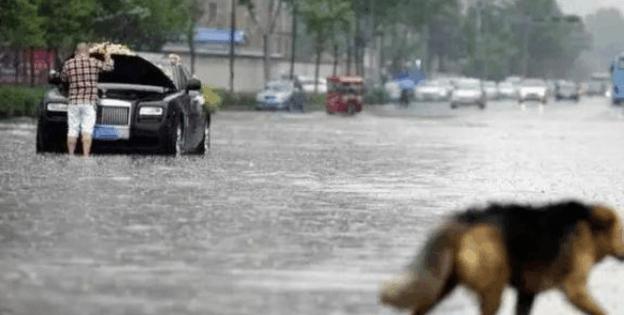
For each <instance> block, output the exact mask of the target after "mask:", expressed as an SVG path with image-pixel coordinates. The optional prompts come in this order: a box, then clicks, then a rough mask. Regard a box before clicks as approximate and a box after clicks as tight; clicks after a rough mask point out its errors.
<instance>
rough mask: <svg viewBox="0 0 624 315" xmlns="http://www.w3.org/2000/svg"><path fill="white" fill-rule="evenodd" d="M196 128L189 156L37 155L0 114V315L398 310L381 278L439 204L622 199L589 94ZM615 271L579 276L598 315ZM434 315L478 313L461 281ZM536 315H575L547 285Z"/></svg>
mask: <svg viewBox="0 0 624 315" xmlns="http://www.w3.org/2000/svg"><path fill="white" fill-rule="evenodd" d="M212 134H213V138H212V143H213V148H212V150H211V152H210V153H209V154H208V155H207V156H206V157H205V158H197V157H182V158H165V157H149V156H96V157H93V158H91V159H89V160H83V159H79V158H76V159H69V158H68V157H67V156H63V155H45V156H37V155H35V154H34V146H35V144H34V139H35V127H34V125H33V123H32V121H24V120H18V121H10V122H2V123H0V314H2V315H5V314H11V315H13V314H59V315H60V314H63V315H66V314H81V315H82V314H219V315H221V314H223V315H229V314H232V315H239V314H241V315H242V314H310V315H312V314H315V315H316V314H331V315H338V314H397V313H396V312H394V311H393V310H390V309H387V308H384V307H381V306H379V305H378V303H377V297H376V295H377V289H378V286H379V283H380V282H381V281H382V280H385V279H387V278H389V277H390V276H392V275H393V274H395V273H397V272H399V271H400V270H402V268H403V267H404V266H405V265H406V264H407V263H408V262H409V260H410V258H411V257H412V256H413V254H414V253H415V252H416V250H417V248H418V247H419V246H420V244H422V242H423V240H424V239H425V237H426V235H427V233H428V232H429V231H431V229H432V228H433V227H435V225H436V224H437V223H439V222H440V220H442V218H443V216H444V215H446V214H449V213H450V212H452V211H454V210H457V209H460V208H464V207H466V206H469V205H474V204H479V203H483V202H486V201H489V200H499V201H501V200H502V201H535V202H543V201H549V200H557V199H559V198H565V197H574V198H580V199H583V200H587V201H602V202H606V203H609V204H611V205H613V206H616V207H619V208H621V209H624V199H622V198H621V196H622V195H621V194H622V188H623V187H624V177H623V176H622V174H624V163H623V162H624V156H623V153H624V148H623V144H624V115H623V112H622V109H620V108H615V107H611V106H609V105H608V103H607V101H606V100H604V99H586V100H583V101H582V102H581V103H580V104H573V103H554V102H551V103H550V104H549V105H547V106H544V107H542V106H539V105H526V106H523V107H520V106H518V105H517V104H515V103H512V102H497V103H491V104H490V106H489V107H488V109H487V110H485V111H480V110H478V109H476V108H461V109H459V110H456V111H452V110H450V109H449V108H448V105H446V104H414V105H413V106H412V107H411V108H409V109H403V110H401V109H397V108H395V107H394V106H385V107H378V108H368V109H367V110H366V111H365V112H363V113H362V114H360V115H357V116H355V117H342V116H328V115H326V114H325V113H322V112H313V113H306V114H303V115H299V114H288V113H257V112H222V113H219V114H218V115H217V116H215V118H214V124H213V133H212ZM621 215H624V213H621ZM621 279H624V266H619V265H618V264H617V263H615V262H613V261H610V260H609V261H606V262H605V263H603V264H602V265H600V267H598V268H596V269H595V271H594V272H593V273H592V278H591V285H590V287H591V291H592V292H593V293H594V295H595V296H596V298H597V300H598V301H600V303H602V305H604V306H605V307H606V308H607V310H608V312H609V313H610V314H617V313H622V312H624V310H623V309H624V307H623V306H622V304H621V301H620V297H621V295H622V293H623V292H624V291H623V290H624V284H623V283H622V281H621ZM514 299H515V298H514V297H513V294H512V291H510V290H508V292H506V294H505V301H504V305H503V307H502V309H501V312H500V314H511V307H512V305H513V302H514ZM435 314H458V315H459V314H477V308H476V305H475V302H474V299H473V297H472V296H471V295H470V293H468V292H467V291H466V290H461V289H460V290H458V291H457V292H456V293H454V294H453V295H452V296H451V297H450V298H448V299H447V300H446V301H445V302H444V303H443V304H442V305H440V307H439V308H438V309H437V310H436V312H435ZM534 314H576V313H575V312H574V311H573V310H572V308H571V307H569V306H568V305H567V304H566V302H565V301H564V299H563V297H562V295H560V294H559V293H556V292H553V293H548V294H545V295H542V296H541V297H540V298H538V300H537V303H536V306H535V310H534Z"/></svg>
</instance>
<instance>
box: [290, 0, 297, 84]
mask: <svg viewBox="0 0 624 315" xmlns="http://www.w3.org/2000/svg"><path fill="white" fill-rule="evenodd" d="M292 6H293V7H292V26H291V33H292V38H291V40H292V42H291V43H290V79H291V80H294V79H295V55H296V48H297V15H298V11H297V0H292Z"/></svg>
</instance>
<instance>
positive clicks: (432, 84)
mask: <svg viewBox="0 0 624 315" xmlns="http://www.w3.org/2000/svg"><path fill="white" fill-rule="evenodd" d="M421 86H423V87H438V86H440V82H438V81H425V82H423V83H422V84H421Z"/></svg>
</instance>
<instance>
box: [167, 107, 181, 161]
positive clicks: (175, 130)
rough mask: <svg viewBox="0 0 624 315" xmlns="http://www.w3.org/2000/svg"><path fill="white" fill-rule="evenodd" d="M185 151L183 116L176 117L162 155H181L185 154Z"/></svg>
mask: <svg viewBox="0 0 624 315" xmlns="http://www.w3.org/2000/svg"><path fill="white" fill-rule="evenodd" d="M183 149H184V124H183V123H182V116H179V117H178V115H174V117H173V122H172V123H171V126H170V128H169V132H168V133H167V137H166V143H165V145H164V146H163V148H162V153H163V154H166V155H180V154H182V153H183Z"/></svg>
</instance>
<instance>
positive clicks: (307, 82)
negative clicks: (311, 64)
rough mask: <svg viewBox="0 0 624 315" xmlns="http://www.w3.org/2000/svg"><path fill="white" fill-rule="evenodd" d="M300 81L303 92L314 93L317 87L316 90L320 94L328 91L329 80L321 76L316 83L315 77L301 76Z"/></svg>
mask: <svg viewBox="0 0 624 315" xmlns="http://www.w3.org/2000/svg"><path fill="white" fill-rule="evenodd" d="M299 82H300V83H301V87H302V88H303V92H304V93H306V94H313V93H314V92H315V88H316V92H317V93H319V94H326V93H327V80H325V79H324V78H319V79H318V80H317V81H316V84H315V80H314V78H313V77H299Z"/></svg>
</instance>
